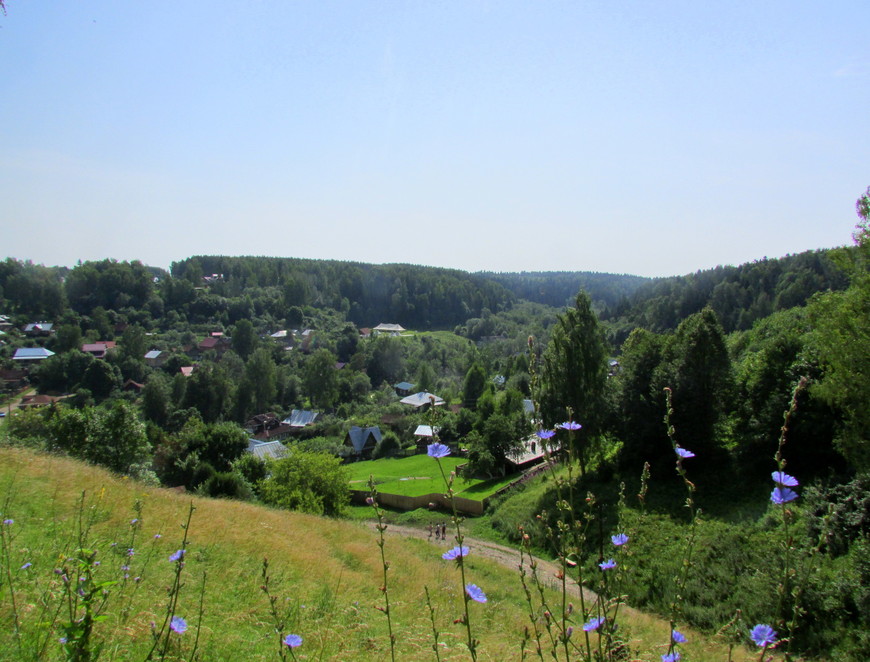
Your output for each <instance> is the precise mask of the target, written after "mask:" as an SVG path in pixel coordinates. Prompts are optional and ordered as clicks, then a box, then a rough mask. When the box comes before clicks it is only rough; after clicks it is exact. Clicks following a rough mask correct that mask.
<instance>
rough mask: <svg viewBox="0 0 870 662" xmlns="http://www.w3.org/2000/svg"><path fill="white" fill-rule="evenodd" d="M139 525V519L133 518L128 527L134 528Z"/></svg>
mask: <svg viewBox="0 0 870 662" xmlns="http://www.w3.org/2000/svg"><path fill="white" fill-rule="evenodd" d="M138 523H139V519H138V518H136V517H134V518H133V519H131V520H130V526H136V525H137V524H138Z"/></svg>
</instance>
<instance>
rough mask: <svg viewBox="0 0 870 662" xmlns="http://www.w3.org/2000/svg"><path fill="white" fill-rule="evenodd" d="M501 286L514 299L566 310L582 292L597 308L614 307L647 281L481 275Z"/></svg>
mask: <svg viewBox="0 0 870 662" xmlns="http://www.w3.org/2000/svg"><path fill="white" fill-rule="evenodd" d="M481 275H484V276H486V277H488V278H491V279H493V280H495V281H496V282H498V283H501V284H502V285H504V286H505V287H506V288H507V289H508V290H509V291H511V292H512V293H513V294H514V295H515V296H516V297H517V299H525V300H526V301H532V302H535V303H542V304H545V305H548V306H553V307H555V308H565V307H566V306H570V305H571V304H572V303H573V302H574V298H575V297H576V296H577V293H578V292H579V291H581V290H583V291H585V292H586V293H587V294H588V295H589V298H590V299H592V302H593V305H594V306H595V307H596V309H599V310H603V309H608V308H615V307H616V306H617V305H619V302H620V301H622V300H623V299H625V298H628V297H631V295H632V294H634V293H635V292H636V291H637V289H638V288H639V287H641V286H643V285H644V284H646V283H648V282H650V280H651V279H649V278H644V277H643V276H631V275H628V274H603V273H596V272H591V271H521V272H519V273H493V272H486V271H484V272H481Z"/></svg>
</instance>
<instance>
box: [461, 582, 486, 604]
mask: <svg viewBox="0 0 870 662" xmlns="http://www.w3.org/2000/svg"><path fill="white" fill-rule="evenodd" d="M465 592H466V593H468V597H469V598H471V599H472V600H474V601H475V602H486V593H484V592H483V590H482V589H481V588H480V587H479V586H478V585H477V584H466V585H465Z"/></svg>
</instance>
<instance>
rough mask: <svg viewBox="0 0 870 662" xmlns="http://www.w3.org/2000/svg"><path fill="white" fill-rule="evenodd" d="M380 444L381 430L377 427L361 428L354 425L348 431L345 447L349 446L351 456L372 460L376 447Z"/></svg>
mask: <svg viewBox="0 0 870 662" xmlns="http://www.w3.org/2000/svg"><path fill="white" fill-rule="evenodd" d="M380 442H381V429H380V428H379V427H377V426H375V427H371V428H361V427H359V426H358V425H354V426H352V427H351V428H350V430H348V431H347V436H346V437H345V438H344V445H345V446H349V447H350V449H351V454H352V455H353V456H354V457H356V458H358V459H368V458H370V457H371V456H372V451H374V450H375V446H377V445H378V444H379V443H380Z"/></svg>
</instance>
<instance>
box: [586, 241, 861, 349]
mask: <svg viewBox="0 0 870 662" xmlns="http://www.w3.org/2000/svg"><path fill="white" fill-rule="evenodd" d="M835 250H838V249H835ZM831 255H832V251H831V250H816V251H807V252H805V253H799V254H797V255H787V256H786V257H783V258H779V259H767V258H764V259H762V260H757V261H755V262H751V263H747V264H743V265H740V266H737V267H733V266H725V267H723V266H718V267H716V268H715V269H707V270H705V271H697V272H695V273H694V274H688V275H685V276H675V277H673V278H658V279H655V280H653V281H650V282H646V283H643V284H641V285H640V286H639V287H638V288H637V289H636V291H635V292H634V293H633V294H632V295H631V296H630V297H627V298H625V299H623V300H622V301H621V302H620V303H619V304H618V305H616V306H615V307H612V308H610V309H609V310H606V311H604V312H603V313H602V319H603V320H608V321H610V322H611V323H613V324H614V325H617V326H624V327H627V328H629V329H631V328H635V327H641V328H644V329H649V330H651V331H655V332H662V331H668V330H673V329H676V328H677V326H678V325H679V324H680V322H681V321H682V320H684V319H686V318H687V317H688V316H690V315H693V314H695V313H697V312H700V311H701V310H702V309H703V308H704V307H706V306H709V307H710V308H712V309H713V310H714V311H715V312H716V314H717V315H718V317H719V321H720V323H721V324H722V327H723V329H724V330H725V332H726V333H730V332H731V331H745V330H747V329H749V328H751V327H752V325H753V323H755V322H756V321H758V320H760V319H763V318H765V317H767V316H768V315H770V314H771V313H773V312H776V311H779V310H788V309H789V308H793V307H795V306H802V305H804V304H805V303H806V302H807V300H809V298H810V297H812V296H813V295H814V294H816V293H817V292H826V291H828V290H834V291H836V290H843V289H845V288H846V286H847V285H848V279H847V277H846V275H845V274H844V273H843V272H842V270H841V269H840V268H839V267H838V266H837V264H836V263H835V261H834V260H832V259H831Z"/></svg>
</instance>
